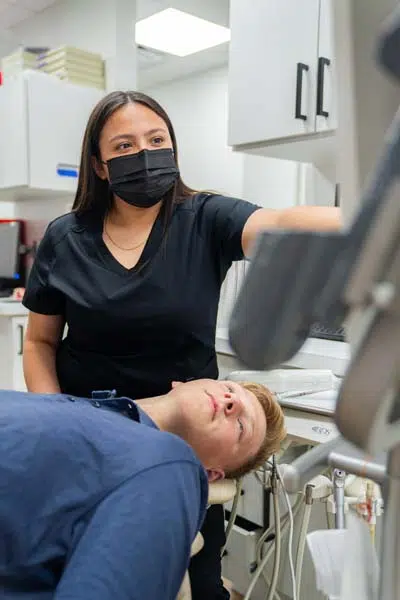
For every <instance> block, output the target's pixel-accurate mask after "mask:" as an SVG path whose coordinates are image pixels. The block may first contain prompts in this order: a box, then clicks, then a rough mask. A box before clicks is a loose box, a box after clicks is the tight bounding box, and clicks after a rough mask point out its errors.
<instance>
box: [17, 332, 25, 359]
mask: <svg viewBox="0 0 400 600" xmlns="http://www.w3.org/2000/svg"><path fill="white" fill-rule="evenodd" d="M17 328H18V333H19V350H18V356H21V354H22V352H23V350H24V328H23V326H22V325H17Z"/></svg>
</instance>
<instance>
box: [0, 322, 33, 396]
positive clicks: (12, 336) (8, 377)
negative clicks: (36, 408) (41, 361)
mask: <svg viewBox="0 0 400 600" xmlns="http://www.w3.org/2000/svg"><path fill="white" fill-rule="evenodd" d="M27 322H28V317H26V316H0V346H1V360H0V389H6V390H19V391H26V386H25V379H24V373H23V366H22V353H23V347H24V337H25V331H26V326H27Z"/></svg>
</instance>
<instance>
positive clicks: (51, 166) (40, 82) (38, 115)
mask: <svg viewBox="0 0 400 600" xmlns="http://www.w3.org/2000/svg"><path fill="white" fill-rule="evenodd" d="M27 84H28V88H27V89H28V97H27V103H28V115H29V122H28V140H29V148H28V154H29V166H30V182H29V185H30V187H32V188H36V189H49V190H55V191H57V190H60V191H71V192H74V191H75V189H76V184H77V179H76V177H73V176H70V174H72V173H73V172H74V170H75V171H76V170H77V167H78V166H79V162H80V152H81V146H82V139H83V135H84V132H85V127H86V123H87V120H88V118H89V115H90V113H91V111H92V109H93V108H94V106H95V104H96V103H97V102H98V101H99V100H100V98H101V97H102V96H103V95H104V92H102V91H100V90H97V89H95V88H90V87H85V86H79V85H74V84H72V83H67V82H64V81H60V80H59V79H57V78H56V77H52V76H50V75H46V74H44V73H35V72H32V73H30V74H29V77H28V81H27Z"/></svg>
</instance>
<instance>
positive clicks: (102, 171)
mask: <svg viewBox="0 0 400 600" xmlns="http://www.w3.org/2000/svg"><path fill="white" fill-rule="evenodd" d="M92 167H93V169H94V172H95V173H96V175H97V177H100V179H103V181H104V180H105V179H107V176H108V170H107V167H106V166H105V165H104V164H103V163H102V162H101V161H100V160H99V159H98V158H96V157H95V156H92Z"/></svg>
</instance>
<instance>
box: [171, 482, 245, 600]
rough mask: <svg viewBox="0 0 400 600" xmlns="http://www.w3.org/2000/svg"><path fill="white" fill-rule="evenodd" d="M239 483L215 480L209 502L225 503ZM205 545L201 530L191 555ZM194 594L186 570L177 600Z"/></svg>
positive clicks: (232, 496)
mask: <svg viewBox="0 0 400 600" xmlns="http://www.w3.org/2000/svg"><path fill="white" fill-rule="evenodd" d="M236 490H237V483H236V481H235V480H233V479H224V480H221V481H215V482H213V483H210V486H209V492H208V504H209V505H211V504H225V503H226V502H229V501H230V500H233V498H234V497H235V495H236ZM203 546H204V540H203V536H202V535H201V533H200V532H199V533H198V534H197V535H196V537H195V539H194V541H193V544H192V549H191V552H190V556H191V557H192V556H195V554H198V553H199V552H200V550H201V549H202V548H203ZM191 598H192V594H191V590H190V579H189V573H188V572H187V571H186V574H185V577H184V579H183V582H182V585H181V589H180V590H179V594H178V596H177V598H176V600H191Z"/></svg>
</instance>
